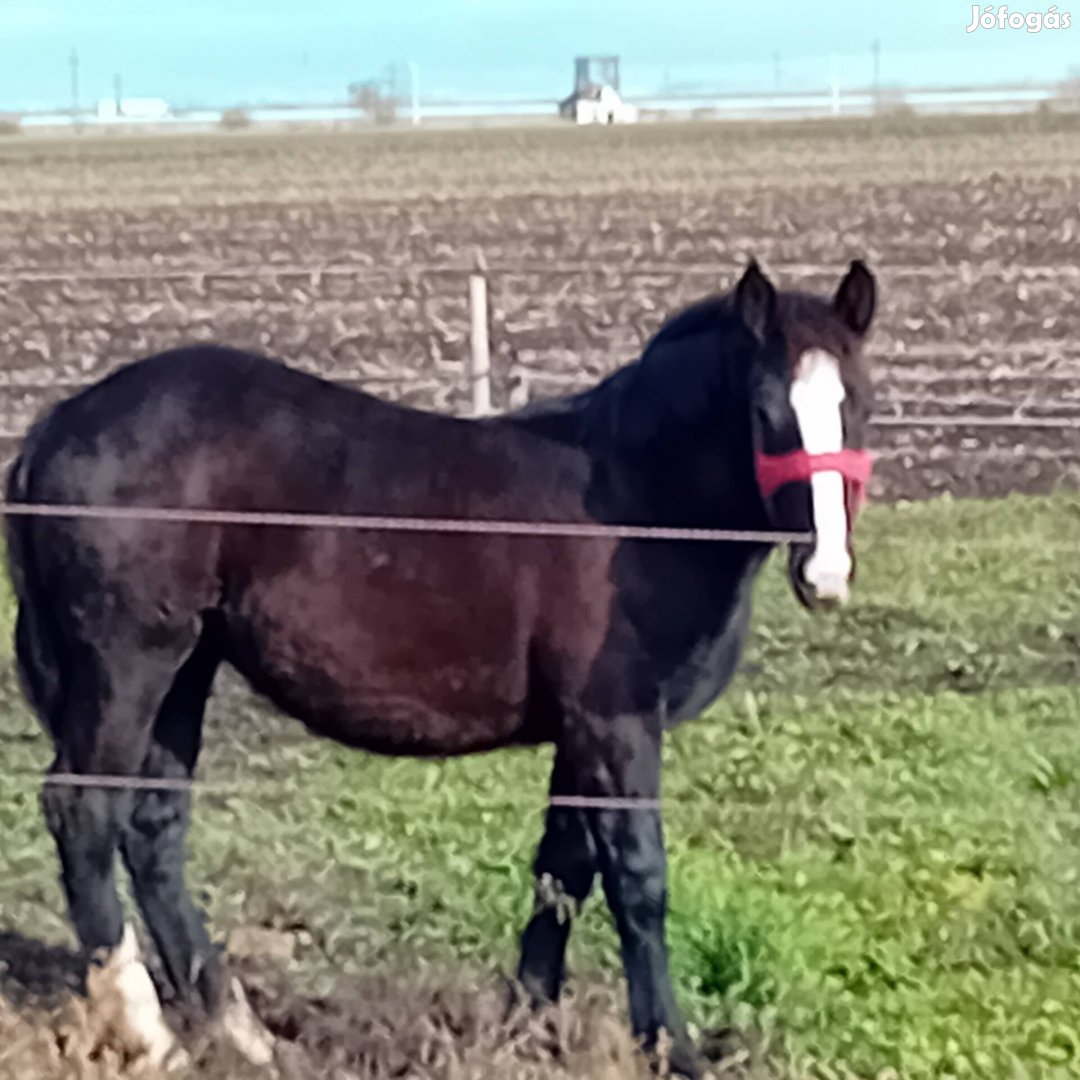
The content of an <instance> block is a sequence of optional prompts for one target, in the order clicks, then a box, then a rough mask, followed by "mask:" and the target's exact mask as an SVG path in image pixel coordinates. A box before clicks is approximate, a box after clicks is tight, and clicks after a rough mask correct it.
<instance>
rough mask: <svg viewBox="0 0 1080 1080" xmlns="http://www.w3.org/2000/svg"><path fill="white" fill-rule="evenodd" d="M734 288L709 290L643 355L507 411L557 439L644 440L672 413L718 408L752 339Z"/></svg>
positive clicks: (676, 416)
mask: <svg viewBox="0 0 1080 1080" xmlns="http://www.w3.org/2000/svg"><path fill="white" fill-rule="evenodd" d="M742 333H743V330H742V324H741V323H740V322H739V321H738V319H737V317H736V315H735V312H734V307H733V303H732V294H730V293H727V294H724V295H721V296H710V297H707V298H706V299H704V300H700V301H698V302H697V303H695V304H692V305H690V306H689V307H687V308H685V309H683V310H682V311H680V312H678V313H677V314H676V315H673V316H672V317H671V318H670V319H668V320H667V321H666V322H665V323H664V324H663V325H662V326H661V327H660V329H659V330H658V331H657V332H656V333H655V334H654V335H653V337H652V338H651V339H650V340H649V342H648V343H647V344H646V346H645V348H644V350H643V351H642V353H641V355H640V356H639V357H637V358H636V359H635V360H632V361H631V362H630V363H628V364H625V365H624V366H623V367H620V368H618V369H617V370H616V371H614V372H613V373H612V374H611V375H608V376H607V377H606V378H604V379H602V380H601V381H600V382H599V383H597V384H596V385H595V386H592V387H589V388H588V389H587V390H582V391H579V392H578V393H575V394H570V395H567V396H563V397H557V398H546V399H540V400H537V401H534V402H530V403H529V404H528V405H526V406H525V407H524V408H522V409H519V410H517V411H516V412H513V413H510V414H508V416H507V417H506V418H507V419H509V420H511V421H513V422H514V423H515V424H519V425H521V426H523V427H526V428H527V429H529V430H530V431H533V432H535V433H536V434H539V435H542V436H544V437H547V438H551V439H554V440H556V441H559V442H572V443H578V444H580V443H590V442H593V441H594V440H600V441H602V442H605V443H615V444H619V443H623V444H625V443H631V444H641V443H643V442H647V441H648V440H649V439H650V437H651V436H652V434H654V433H655V432H656V430H657V429H659V428H660V427H664V426H666V425H667V423H668V422H670V421H678V422H679V423H680V424H681V425H687V426H689V425H692V424H693V423H694V422H695V420H698V419H703V418H704V417H705V416H710V415H715V413H716V409H717V402H718V398H719V397H722V396H729V397H730V395H731V392H732V391H733V390H734V389H735V380H734V379H733V377H732V374H733V370H734V369H736V368H737V367H738V365H737V364H735V363H733V361H734V360H735V358H736V355H737V354H739V353H741V351H742V350H743V349H744V348H745V347H746V342H745V339H743V338H742V337H741V334H742Z"/></svg>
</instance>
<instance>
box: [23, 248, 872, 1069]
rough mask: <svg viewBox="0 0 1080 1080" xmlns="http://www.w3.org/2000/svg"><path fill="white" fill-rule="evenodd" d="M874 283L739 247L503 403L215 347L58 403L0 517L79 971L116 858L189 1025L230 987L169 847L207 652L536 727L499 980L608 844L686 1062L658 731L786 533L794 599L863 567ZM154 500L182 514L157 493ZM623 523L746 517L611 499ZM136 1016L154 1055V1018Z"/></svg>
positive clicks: (166, 359)
mask: <svg viewBox="0 0 1080 1080" xmlns="http://www.w3.org/2000/svg"><path fill="white" fill-rule="evenodd" d="M876 293H877V286H876V281H875V278H874V275H873V274H872V273H871V271H870V270H869V269H868V267H867V266H866V265H865V264H864V263H863V262H862V261H860V260H855V261H853V262H851V263H850V265H849V267H848V269H847V271H846V273H845V274H844V276H843V277H842V279H841V280H840V282H839V285H838V286H837V288H836V289H835V292H833V293H832V294H831V295H818V294H813V293H808V292H801V291H781V290H778V289H777V288H776V287H775V286H774V284H773V283H772V281H771V280H770V279H769V277H768V276H766V274H765V273H764V272H763V271H762V269H761V267H760V266H759V265H758V263H757V261H756V260H753V259H752V260H750V261H749V262H748V264H747V266H746V267H745V269H744V272H743V273H742V274H741V276H740V277H739V279H738V281H737V282H736V284H735V285H734V287H732V288H730V289H729V290H728V291H726V292H723V293H714V294H712V295H710V296H708V297H706V298H705V299H703V300H701V301H699V302H697V303H695V304H693V305H691V306H689V307H687V308H686V309H684V310H682V311H681V312H679V313H677V314H675V315H674V316H673V317H671V318H670V319H669V320H668V321H667V322H666V323H664V324H663V325H662V326H661V328H660V329H659V330H658V332H657V333H656V334H655V335H654V336H653V337H652V338H651V339H650V340H649V341H648V343H647V344H646V346H645V348H644V349H643V351H642V352H641V354H640V355H639V356H638V357H637V358H636V359H634V360H632V361H631V362H629V363H627V364H625V365H624V366H622V367H620V368H618V369H617V370H616V371H615V372H614V373H613V374H612V375H610V376H608V377H607V378H605V379H603V380H601V381H599V382H598V383H596V384H595V385H594V386H592V387H591V388H589V389H587V390H585V391H583V392H580V393H578V394H575V395H571V396H567V397H565V398H560V399H554V400H551V401H544V402H539V403H533V404H530V405H528V406H526V407H525V408H522V409H519V410H516V411H513V412H509V413H504V414H501V415H489V416H484V417H475V418H462V417H454V416H448V415H440V414H437V413H434V412H430V411H426V410H421V409H415V408H411V407H406V406H403V405H400V404H394V403H390V402H388V401H385V400H382V399H380V398H377V397H375V396H372V395H369V394H366V393H363V392H361V391H359V390H354V389H347V388H344V387H341V386H338V385H334V384H332V383H330V382H328V381H325V380H323V379H320V378H318V377H316V376H313V375H309V374H306V373H303V372H300V371H298V370H296V369H294V368H292V367H289V366H287V365H286V364H285V363H284V362H281V361H278V360H275V359H271V358H268V357H264V356H260V355H255V354H253V353H249V352H245V351H238V350H235V349H229V348H225V347H221V346H216V345H205V344H200V345H194V346H184V347H179V348H176V349H173V350H170V351H166V352H162V353H158V354H156V355H153V356H149V357H146V358H143V359H140V360H137V361H135V362H133V363H131V364H129V365H128V366H126V367H122V368H120V369H119V370H117V371H115V372H114V373H112V374H110V375H109V376H107V377H105V378H104V379H102V380H101V381H99V382H97V383H95V384H93V385H92V386H90V387H89V388H86V389H83V390H81V391H79V392H77V393H76V394H74V395H73V396H70V397H68V398H67V399H65V400H63V401H61V402H60V403H59V404H58V405H56V406H55V407H53V408H52V409H51V411H49V412H47V413H46V414H44V415H43V416H42V417H41V418H40V419H39V420H38V421H37V422H36V423H35V424H34V426H33V427H32V428H31V430H30V432H29V433H28V435H27V437H26V439H25V441H24V442H23V444H22V445H21V448H20V452H19V455H18V457H17V459H16V461H15V463H14V464H13V465H12V467H11V470H10V472H9V475H8V481H7V499H8V503H9V506H10V512H9V514H8V516H7V522H6V533H7V544H8V549H7V550H8V559H9V566H10V572H11V577H12V580H13V586H14V590H15V595H16V597H17V602H18V617H17V622H16V630H15V637H16V657H17V664H18V669H19V673H20V681H21V685H22V687H23V690H24V693H25V695H26V697H27V699H28V700H29V702H30V704H31V706H32V707H33V709H34V711H35V712H36V713H37V715H38V717H39V718H40V720H41V721H42V723H43V725H44V727H45V729H46V730H47V732H48V733H49V734H50V735H51V739H52V741H53V743H54V746H55V757H54V760H53V762H52V764H51V766H50V768H49V773H50V774H52V775H50V776H47V777H46V782H45V784H44V787H43V790H42V795H41V800H42V806H43V810H44V817H45V821H46V823H47V827H48V830H49V832H50V833H51V835H52V837H53V838H54V841H55V844H56V848H57V852H58V857H59V863H60V867H61V881H62V885H63V888H64V892H65V895H66V901H67V905H68V911H69V917H70V920H71V923H72V924H73V926H74V929H75V931H76V934H77V937H78V940H79V943H80V946H81V950H82V954H83V955H84V957H85V961H86V965H87V970H89V971H95V970H97V971H100V970H101V969H103V968H104V969H108V966H109V965H110V964H123V965H127V967H126V968H125V970H127V969H129V968H130V967H131V965H133V964H134V965H136V967H137V966H138V964H139V963H140V962H139V961H138V958H137V954H136V953H135V952H134V951H133V950H134V947H133V945H132V941H131V934H132V930H131V927H130V926H129V925H125V922H124V917H123V914H122V908H121V904H120V900H119V897H118V892H117V884H116V880H115V876H114V874H115V868H116V863H117V861H118V859H117V856H119V859H120V860H122V862H123V864H124V865H125V866H126V869H127V871H128V875H129V878H130V881H131V885H132V890H133V893H134V897H135V900H136V902H137V906H138V909H139V912H140V914H141V917H142V919H143V921H144V923H145V925H146V927H147V929H148V930H149V933H150V937H151V939H152V941H153V944H154V946H155V948H156V949H157V951H158V953H159V956H160V959H161V962H162V968H163V971H164V975H165V978H166V980H167V983H168V984H169V985H170V988H171V991H172V995H173V997H174V999H175V1000H176V1001H177V1002H178V1003H186V1005H187V1006H188V1007H190V1009H191V1010H192V1014H193V1015H198V1016H200V1017H202V1018H204V1019H205V1020H206V1021H207V1022H209V1021H210V1020H211V1019H213V1018H215V1017H219V1016H220V1014H221V1011H222V1009H223V1008H224V1005H223V1002H224V1001H226V999H227V998H228V986H227V977H226V974H225V964H224V962H223V961H222V960H221V959H220V958H219V951H220V950H219V949H218V947H217V946H216V945H214V944H213V942H212V939H211V936H210V933H209V931H208V929H207V923H206V918H205V915H204V913H203V912H201V911H200V910H199V909H198V908H197V907H196V905H195V904H194V903H193V901H192V899H191V898H190V896H189V894H188V891H187V886H186V884H185V865H184V864H185V835H186V832H187V828H188V824H189V820H190V803H189V800H190V790H189V789H188V787H189V785H188V782H189V781H190V780H191V778H192V777H193V775H194V773H195V769H196V762H197V759H198V756H199V750H200V745H201V739H202V725H203V716H204V711H205V706H206V702H207V698H208V696H209V694H210V691H211V687H212V683H213V680H214V677H215V672H216V671H217V669H218V667H219V665H221V664H223V663H224V664H227V665H230V666H231V667H232V668H234V669H235V670H236V671H237V672H238V673H239V674H240V675H241V676H242V677H243V678H244V679H246V681H247V682H248V683H249V684H250V686H251V687H252V688H253V690H254V691H255V692H256V694H257V695H260V696H262V697H263V698H265V699H267V700H268V701H269V702H270V703H272V705H274V706H276V707H277V708H278V709H279V710H281V711H283V712H284V713H286V714H288V715H290V716H292V717H294V718H296V719H297V720H299V721H300V722H301V723H302V724H304V725H305V726H306V728H307V729H308V730H309V731H310V732H311V733H313V734H314V735H316V736H321V737H325V738H328V739H332V740H336V741H337V742H339V743H342V744H345V745H347V746H350V747H355V748H358V749H362V750H366V751H368V752H372V753H375V754H382V755H403V756H417V757H423V756H429V757H448V756H455V755H463V754H473V753H481V752H486V751H492V750H495V749H497V748H500V747H509V746H538V745H541V744H545V743H547V744H553V746H554V754H555V756H554V766H553V771H552V774H551V780H550V793H551V804H550V805H549V807H548V808H547V811H546V820H545V825H544V830H543V835H542V838H541V840H540V843H539V847H538V849H537V851H536V853H535V860H534V865H533V869H534V874H535V881H536V892H535V899H534V906H533V910H532V913H531V915H530V916H529V917H528V919H527V920H526V922H525V925H524V929H523V932H522V935H521V939H520V958H519V963H518V967H517V972H516V980H514V983H515V985H516V986H517V988H518V990H519V991H523V992H524V993H525V994H526V995H527V998H528V1000H529V1001H530V1002H532V1003H533V1004H534V1005H535V1006H537V1007H539V1006H541V1005H542V1004H544V1003H547V1002H551V1001H553V1000H555V999H556V998H557V996H558V995H559V993H560V990H561V988H562V986H563V983H564V979H565V967H564V960H565V954H566V948H567V941H568V936H569V933H570V926H571V922H572V918H567V914H568V913H569V914H570V915H573V914H574V913H576V912H578V911H579V910H580V908H581V905H582V904H583V903H584V902H585V901H586V899H587V897H588V896H589V894H590V892H591V891H592V889H593V886H594V883H595V881H596V879H597V877H599V879H600V881H601V883H602V886H603V891H604V894H605V896H606V900H607V904H608V906H609V909H610V911H611V913H612V915H613V918H614V923H615V927H616V930H617V933H618V937H619V940H620V946H621V954H622V959H623V969H624V975H625V979H626V986H627V992H628V999H629V1018H630V1023H631V1026H632V1029H633V1033H634V1034H635V1036H637V1037H638V1039H639V1040H640V1041H641V1043H642V1044H643V1046H644V1047H645V1049H646V1050H648V1051H655V1048H656V1046H657V1041H658V1040H659V1039H660V1038H661V1033H666V1041H667V1042H668V1043H669V1045H670V1058H669V1060H670V1065H671V1068H672V1069H673V1071H675V1072H676V1073H679V1074H681V1075H684V1076H687V1077H694V1076H697V1075H699V1069H700V1067H701V1065H700V1058H699V1056H698V1053H697V1050H696V1048H695V1046H694V1044H693V1042H692V1040H691V1038H690V1036H689V1034H688V1031H687V1027H686V1024H685V1021H684V1019H683V1017H682V1014H681V1012H680V1009H679V1006H678V1004H677V1002H676V997H675V994H674V991H673V986H672V981H671V978H670V975H669V969H668V954H667V944H666V932H665V920H666V913H667V903H668V883H667V872H666V855H665V842H664V835H663V828H662V819H661V812H660V806H659V795H660V778H661V777H660V772H661V770H660V759H661V742H662V738H663V736H664V734H665V732H666V731H668V730H670V729H671V728H673V727H674V726H675V725H676V724H679V723H681V722H683V721H685V720H687V719H690V718H692V717H695V716H697V715H699V714H700V713H701V711H702V710H703V709H704V708H705V707H706V706H708V705H709V704H710V703H711V702H712V701H714V700H715V699H716V698H717V697H719V695H720V694H721V693H722V692H723V690H724V688H725V687H726V686H727V684H728V683H729V680H730V679H731V678H732V676H733V674H734V673H735V671H736V668H737V666H738V663H739V658H740V655H741V653H742V650H743V647H744V644H745V641H746V639H747V635H748V631H749V627H750V615H751V594H752V587H753V583H754V580H755V578H756V576H757V574H758V572H759V571H760V569H761V567H762V566H763V565H764V563H765V561H766V559H767V558H768V556H769V554H770V552H772V551H773V550H774V549H775V548H776V547H777V546H779V541H778V540H777V539H775V538H776V537H781V538H783V537H787V539H786V540H785V541H784V542H786V543H787V545H788V548H789V552H788V558H787V573H788V578H789V580H790V584H791V587H792V589H793V592H794V595H795V597H796V599H797V601H798V602H799V603H801V604H802V605H803V606H805V607H806V608H808V609H811V610H814V611H819V610H827V609H829V608H832V607H834V606H835V605H837V604H839V603H842V602H844V601H845V600H846V599H847V596H848V592H849V587H850V586H851V583H852V582H853V580H854V575H855V562H854V558H855V554H854V544H853V540H852V536H853V528H854V522H855V519H856V515H857V512H858V509H859V506H860V505H861V503H862V500H863V498H864V496H865V488H866V484H867V481H868V478H869V471H870V467H869V460H870V459H869V454H868V452H867V451H866V449H865V445H864V441H865V434H866V429H867V423H868V415H869V409H870V400H871V395H872V386H871V380H870V378H869V376H868V373H867V371H866V364H865V360H864V357H863V344H864V341H865V338H866V336H867V334H868V331H869V329H870V326H871V322H872V320H873V316H874V310H875V305H876V302H877V301H876ZM14 504H19V505H22V506H24V510H23V513H22V514H20V513H19V507H18V506H16V505H14ZM25 504H50V505H52V506H55V505H56V504H59V505H60V506H61V507H63V506H66V507H69V508H70V507H81V506H89V507H104V508H113V509H114V510H117V511H118V512H117V513H116V514H114V515H113V516H100V515H99V516H93V515H83V516H77V515H76V514H74V513H69V514H67V515H66V516H65V515H64V513H63V512H58V513H56V514H54V515H53V516H48V515H45V514H35V513H34V512H33V508H32V507H26V506H25ZM161 507H165V508H172V510H173V511H176V512H178V513H179V514H181V515H184V514H186V515H189V519H187V520H177V519H175V518H174V519H161V518H154V517H153V514H152V513H151V511H152V509H153V508H161ZM42 509H44V508H42ZM140 510H143V511H145V513H144V515H143V516H141V517H140V516H139V511H140ZM209 512H228V513H233V514H237V515H243V514H245V513H249V512H250V513H257V512H262V513H269V514H274V513H291V514H302V515H326V514H330V513H332V514H335V515H361V516H364V515H367V516H369V518H368V520H370V516H371V515H382V516H383V520H384V522H385V517H386V516H393V517H403V518H408V519H409V520H410V521H414V522H415V521H417V520H420V519H439V520H442V519H469V520H470V521H471V522H473V523H480V528H481V530H482V531H463V532H453V531H452V530H451V531H443V532H439V531H432V532H425V531H419V530H416V529H413V530H404V531H397V532H395V531H393V530H392V529H391V528H390V527H389V526H387V525H385V524H384V525H382V526H380V525H378V524H377V523H376V524H374V525H371V526H369V527H364V526H363V525H361V526H358V527H351V528H327V527H318V523H317V521H316V520H315V519H313V518H308V517H304V518H303V519H302V520H301V523H300V524H297V523H295V522H284V523H283V522H282V521H281V520H278V519H273V518H271V519H270V520H269V521H268V522H263V523H257V522H252V521H250V520H248V519H246V518H243V517H240V518H239V519H238V520H233V519H228V520H224V521H222V520H217V519H213V518H212V516H211V517H209V518H207V517H204V518H203V519H201V520H200V519H199V516H198V515H199V514H200V513H203V514H206V513H209ZM499 521H502V522H507V521H511V522H513V521H518V522H525V523H530V522H532V523H543V522H555V523H565V524H567V525H568V526H571V527H573V526H581V527H583V528H585V530H586V533H588V530H589V529H590V528H592V529H593V532H592V533H588V535H580V536H574V535H559V534H558V533H554V534H552V533H549V534H544V533H543V532H542V530H540V529H539V527H538V528H537V531H536V534H527V533H522V532H520V531H519V532H517V533H515V532H513V531H512V530H511V531H507V530H499V529H497V528H496V527H495V523H496V522H499ZM485 522H491V523H492V525H491V528H490V529H487V528H486V527H485V526H484V523H485ZM627 525H630V526H634V527H638V528H639V529H643V530H647V529H650V528H652V529H668V530H680V529H690V528H693V529H716V530H743V531H745V535H744V534H743V533H739V534H738V535H737V536H736V537H735V538H733V539H731V540H730V542H701V541H700V540H698V539H697V538H696V537H694V536H688V535H683V534H681V533H673V534H672V535H666V534H665V535H660V536H658V537H657V536H650V535H648V534H645V535H629V536H624V535H620V534H619V533H618V531H617V530H616V529H609V530H607V531H605V528H604V527H605V526H620V527H625V526H627ZM54 774H64V776H66V777H68V778H69V779H70V778H71V777H72V776H74V777H75V778H76V780H79V779H82V780H84V781H85V782H84V783H71V784H67V783H58V782H57V783H51V782H50V779H56V780H59V779H61V778H60V777H58V776H55V775H54ZM95 777H102V778H116V777H121V778H132V779H133V780H134V781H138V782H137V783H133V784H132V785H131V786H130V787H128V786H119V785H117V784H111V781H110V783H105V782H104V780H103V781H102V782H100V783H98V782H95V779H94V778H95ZM110 784H111V786H110ZM118 958H122V959H118ZM143 970H145V969H143ZM120 983H121V984H123V985H127V984H124V983H123V980H120ZM125 992H126V993H131V994H133V993H134V992H133V991H123V990H122V993H125ZM132 1008H133V1009H134V1008H135V1006H134V1005H132ZM159 1035H160V1033H159ZM151 1043H153V1044H154V1045H156V1046H157V1049H156V1050H154V1049H153V1047H151V1050H152V1051H153V1053H154V1054H156V1055H157V1056H158V1057H159V1058H160V1057H161V1056H163V1055H164V1054H165V1053H166V1051H167V1049H168V1047H169V1045H170V1042H169V1039H168V1038H167V1037H164V1036H161V1037H158V1036H154V1038H153V1039H149V1038H148V1040H147V1044H146V1045H147V1046H148V1047H149V1046H150V1044H151Z"/></svg>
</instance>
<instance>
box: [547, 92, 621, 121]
mask: <svg viewBox="0 0 1080 1080" xmlns="http://www.w3.org/2000/svg"><path fill="white" fill-rule="evenodd" d="M559 115H560V116H562V117H563V118H564V119H567V120H573V122H574V123H575V124H634V123H637V120H638V115H639V113H638V108H637V106H636V105H628V104H627V103H626V102H625V101H623V99H622V98H621V97H620V96H619V93H618V91H617V90H616V89H615V88H614V87H612V86H608V85H606V84H604V85H601V86H595V85H590V86H583V87H580V88H579V89H577V90H575V91H574V92H573V93H572V94H571V95H570V96H569V97H568V98H566V99H565V100H564V101H562V102H561V103H560V104H559Z"/></svg>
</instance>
